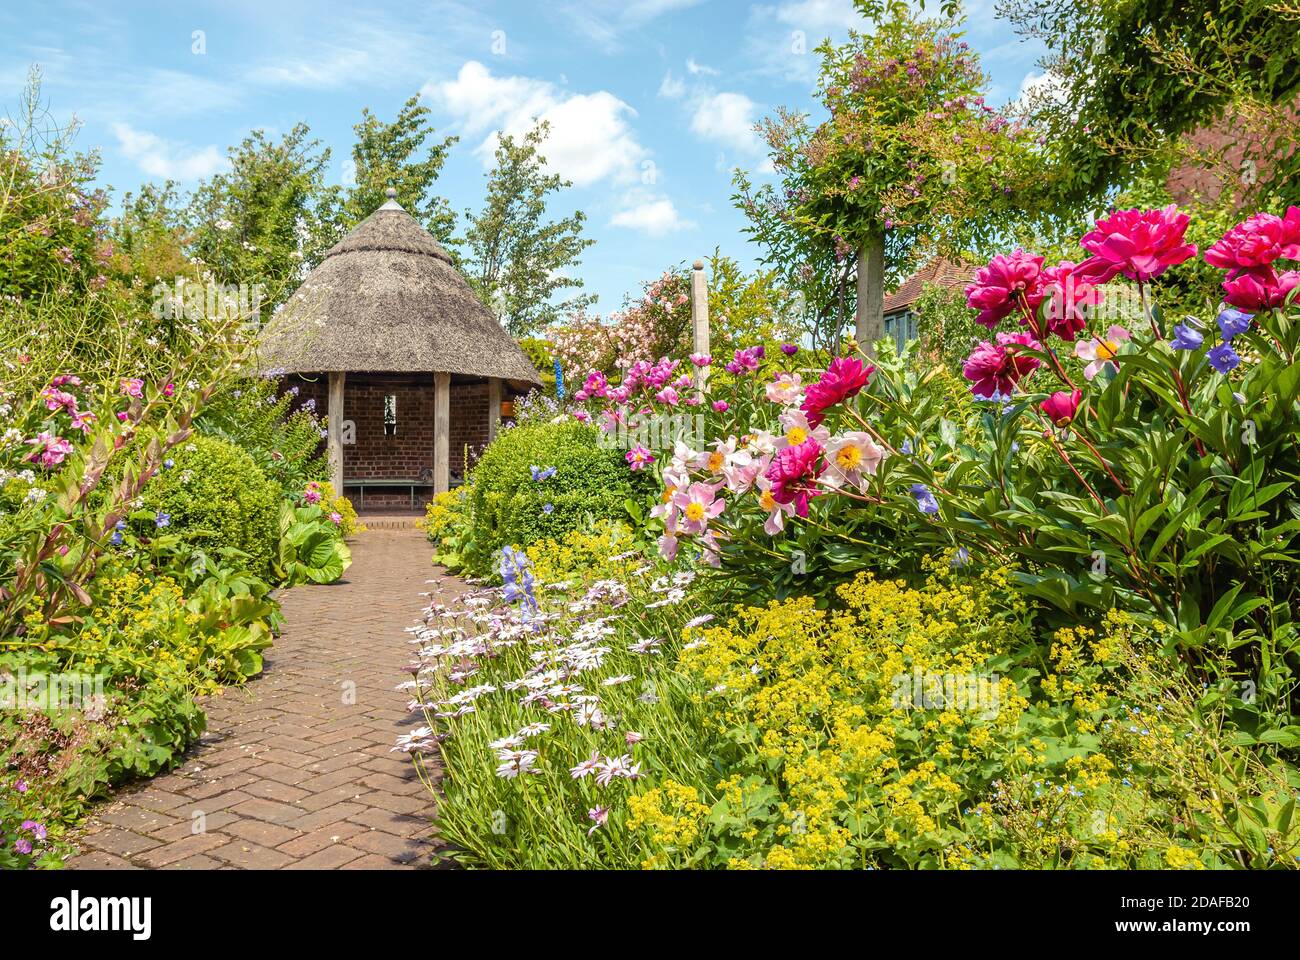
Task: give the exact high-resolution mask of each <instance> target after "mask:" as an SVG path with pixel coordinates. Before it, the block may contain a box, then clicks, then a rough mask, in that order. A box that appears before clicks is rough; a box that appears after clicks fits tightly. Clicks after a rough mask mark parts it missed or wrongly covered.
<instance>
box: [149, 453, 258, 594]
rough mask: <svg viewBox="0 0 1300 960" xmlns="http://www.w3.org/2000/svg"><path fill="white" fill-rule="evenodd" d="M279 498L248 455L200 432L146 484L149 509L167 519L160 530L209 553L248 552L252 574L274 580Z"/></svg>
mask: <svg viewBox="0 0 1300 960" xmlns="http://www.w3.org/2000/svg"><path fill="white" fill-rule="evenodd" d="M280 497H281V491H280V488H279V486H278V485H277V484H276V483H275V482H274V481H272V480H268V479H267V477H266V475H265V474H264V473H263V472H262V471H261V469H260V468H259V467H258V466H257V464H256V463H255V462H254V461H253V458H252V457H250V456H249V455H248V454H247V453H245V452H244V451H243V450H241V449H240V448H239V447H236V446H234V445H233V444H230V443H227V442H226V441H224V440H219V439H217V438H216V437H207V436H203V435H201V434H196V435H195V436H194V437H192V438H191V439H189V440H187V441H186V442H185V443H182V444H181V445H180V446H179V447H177V448H176V449H175V451H174V452H173V454H172V465H171V466H170V467H168V468H166V469H163V470H160V471H159V472H158V473H157V474H156V475H155V476H154V477H153V478H152V479H151V480H150V481H149V483H148V484H147V485H146V486H145V492H144V506H145V509H147V510H150V511H152V512H153V513H155V514H157V515H159V516H161V515H163V514H165V515H166V527H165V530H162V531H160V532H167V533H174V534H178V535H180V536H181V537H183V538H184V539H185V540H187V541H188V542H190V543H192V544H193V545H194V546H196V547H198V548H200V549H202V550H206V551H209V552H211V551H215V550H219V549H221V548H222V547H233V548H234V549H236V550H240V551H242V552H244V553H246V554H248V560H247V564H248V568H249V569H250V570H251V571H252V572H254V573H256V574H257V575H258V576H260V577H269V576H270V575H271V573H272V563H273V562H274V559H275V556H276V554H277V551H278V547H279V540H280V519H279V515H280Z"/></svg>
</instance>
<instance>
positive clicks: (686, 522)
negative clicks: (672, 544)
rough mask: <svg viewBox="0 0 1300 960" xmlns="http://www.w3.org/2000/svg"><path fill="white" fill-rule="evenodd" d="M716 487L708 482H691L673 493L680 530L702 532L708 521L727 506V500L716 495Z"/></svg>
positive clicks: (706, 527)
mask: <svg viewBox="0 0 1300 960" xmlns="http://www.w3.org/2000/svg"><path fill="white" fill-rule="evenodd" d="M717 494H718V487H715V486H713V485H712V484H709V483H692V484H691V485H690V486H689V487H687V488H686V489H685V490H678V491H677V492H676V493H675V494H673V505H674V506H676V507H677V508H678V509H679V510H681V512H682V513H681V524H682V531H683V532H685V533H693V534H702V533H704V532H705V531H706V530H708V527H709V521H710V520H712V519H713V518H714V517H716V516H718V515H719V514H721V513H722V511H723V510H725V509H726V508H727V501H725V500H721V499H719V498H718V496H717Z"/></svg>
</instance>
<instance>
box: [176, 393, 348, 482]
mask: <svg viewBox="0 0 1300 960" xmlns="http://www.w3.org/2000/svg"><path fill="white" fill-rule="evenodd" d="M296 399H297V398H296V395H295V394H294V393H292V392H286V393H284V394H278V393H277V392H276V383H275V381H274V380H273V379H268V378H263V377H245V378H240V379H238V380H234V381H232V382H231V383H229V384H227V385H226V387H225V389H223V390H222V391H221V392H220V393H219V394H217V395H216V396H214V397H213V399H212V401H211V402H210V403H209V405H208V407H207V408H206V409H205V410H204V412H203V415H202V416H201V417H199V419H198V421H197V423H196V426H197V427H198V429H199V430H200V431H202V432H203V433H206V434H209V435H211V436H214V437H218V438H220V439H222V440H225V441H226V442H228V443H231V444H233V445H234V446H237V447H239V448H240V449H242V450H243V451H244V452H245V453H247V454H248V455H249V456H250V457H252V458H253V461H254V462H255V463H256V464H257V466H258V467H259V468H260V469H261V471H262V473H263V474H265V475H266V476H267V477H268V478H270V479H271V480H273V481H275V482H276V483H277V484H278V485H279V486H280V488H281V489H282V490H298V489H301V488H303V487H304V486H305V485H306V484H307V483H309V482H311V481H321V480H324V479H325V477H326V476H327V475H328V473H329V464H328V463H327V461H326V458H325V450H324V444H323V443H322V442H321V430H322V427H323V424H322V421H321V418H320V417H318V416H316V414H315V413H314V412H313V411H311V410H307V409H305V408H303V407H301V406H296ZM295 407H296V408H295Z"/></svg>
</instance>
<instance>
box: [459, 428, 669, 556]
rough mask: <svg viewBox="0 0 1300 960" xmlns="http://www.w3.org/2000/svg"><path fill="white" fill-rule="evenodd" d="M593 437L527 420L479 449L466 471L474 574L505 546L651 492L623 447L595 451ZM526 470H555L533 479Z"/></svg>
mask: <svg viewBox="0 0 1300 960" xmlns="http://www.w3.org/2000/svg"><path fill="white" fill-rule="evenodd" d="M596 438H597V432H596V430H595V428H593V427H589V426H584V425H583V424H581V423H578V422H577V421H568V422H565V423H559V424H555V423H533V424H526V425H523V426H518V427H514V428H512V429H509V430H505V431H503V432H502V433H501V434H500V435H499V436H498V437H497V439H496V440H495V441H494V442H493V443H492V444H491V445H490V446H489V447H488V448H487V450H485V451H484V452H483V456H482V457H481V458H480V459H479V461H478V463H477V464H476V465H475V466H474V468H473V470H472V471H471V473H470V476H469V483H470V492H469V500H470V508H471V512H472V515H473V537H472V541H473V544H474V550H473V557H472V558H467V559H468V560H469V563H470V564H471V566H472V567H474V568H475V572H479V573H482V572H485V571H486V570H487V569H488V568H490V566H491V563H492V558H493V557H494V556H495V554H496V553H497V552H498V551H499V550H500V549H501V548H502V547H503V546H505V545H506V544H512V545H515V546H521V547H527V546H528V545H529V544H531V543H534V542H536V541H538V540H544V539H559V538H561V537H563V536H564V535H565V534H566V533H568V532H569V531H571V530H576V529H579V528H580V527H583V526H584V525H588V524H591V523H595V522H596V521H598V520H601V519H606V518H608V519H617V518H620V517H623V516H625V513H626V511H625V508H624V502H625V501H626V500H627V499H629V498H631V499H633V500H636V501H640V500H641V499H642V498H643V497H644V496H645V494H646V493H647V492H649V491H650V490H651V488H652V487H653V486H654V484H655V480H654V478H653V477H651V476H650V475H649V474H650V471H648V470H647V471H644V472H643V473H633V472H632V471H631V470H629V469H628V466H627V463H626V461H625V460H624V459H623V455H622V451H620V450H609V449H602V448H601V447H600V446H598V445H597V442H596ZM533 467H538V468H541V469H543V470H545V469H547V468H550V467H554V468H555V473H554V475H553V476H550V477H548V478H547V479H545V480H534V479H533V474H532V468H533ZM548 505H549V506H548Z"/></svg>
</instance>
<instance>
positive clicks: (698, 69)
mask: <svg viewBox="0 0 1300 960" xmlns="http://www.w3.org/2000/svg"><path fill="white" fill-rule="evenodd" d="M686 72H687V73H689V74H691V75H692V76H696V77H698V76H700V75H701V74H703V75H705V76H712V77H716V76H717V75H718V71H717V70H714V69H713V68H712V67H706V66H705V65H704V64H702V63H696V62H695V59H694V58H688V59H687V61H686Z"/></svg>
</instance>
